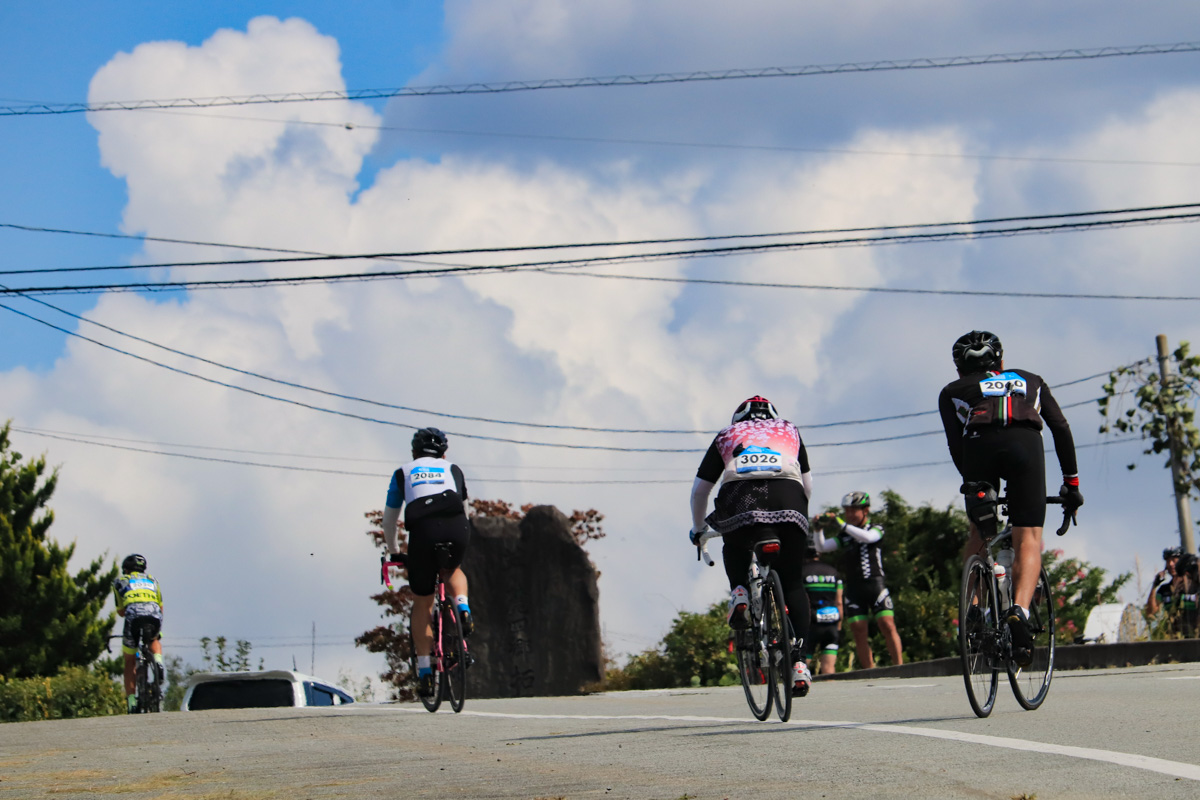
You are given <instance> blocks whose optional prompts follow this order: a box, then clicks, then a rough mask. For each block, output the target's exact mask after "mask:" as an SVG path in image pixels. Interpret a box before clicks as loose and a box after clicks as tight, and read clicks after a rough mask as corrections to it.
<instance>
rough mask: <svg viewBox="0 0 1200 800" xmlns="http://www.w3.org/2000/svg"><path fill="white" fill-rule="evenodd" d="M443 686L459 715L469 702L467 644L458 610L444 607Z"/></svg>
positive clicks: (447, 605) (451, 704) (455, 711)
mask: <svg viewBox="0 0 1200 800" xmlns="http://www.w3.org/2000/svg"><path fill="white" fill-rule="evenodd" d="M442 686H443V687H445V693H446V696H447V697H448V698H449V699H450V707H451V708H452V709H454V713H455V714H457V713H458V712H459V711H462V710H463V703H465V702H466V701H467V644H466V641H465V640H464V639H463V631H462V617H461V616H460V615H459V613H458V609H456V608H454V606H452V605H450V604H449V603H447V604H446V605H444V606H442Z"/></svg>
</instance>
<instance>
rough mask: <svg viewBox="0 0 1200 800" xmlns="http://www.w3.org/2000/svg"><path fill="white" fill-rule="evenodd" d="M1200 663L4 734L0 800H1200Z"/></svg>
mask: <svg viewBox="0 0 1200 800" xmlns="http://www.w3.org/2000/svg"><path fill="white" fill-rule="evenodd" d="M1197 697H1200V665H1196V664H1185V665H1167V666H1158V667H1138V668H1132V669H1121V670H1104V671H1091V672H1067V673H1059V674H1058V675H1057V676H1056V677H1055V681H1054V685H1053V687H1052V688H1051V690H1050V697H1049V699H1048V700H1047V701H1046V704H1045V705H1044V706H1043V707H1042V708H1041V709H1040V710H1039V711H1036V712H1026V711H1022V710H1021V709H1020V708H1019V707H1018V706H1017V704H1016V701H1014V700H1013V699H1012V695H1011V693H1010V692H1009V689H1008V687H1007V684H1002V685H1001V694H1000V698H999V700H997V703H996V709H995V711H994V712H993V713H992V716H991V717H990V718H989V719H986V720H979V719H976V718H975V716H974V715H973V714H972V713H971V710H970V707H969V706H968V705H967V700H966V697H965V694H964V691H963V686H962V681H961V679H959V678H929V679H909V680H897V679H891V680H877V681H845V682H832V683H818V684H817V685H816V686H815V687H814V689H813V691H812V693H811V695H810V696H809V697H808V698H805V699H803V700H799V701H797V705H796V709H795V711H794V712H793V720H792V721H791V722H790V723H788V724H780V723H778V722H767V723H759V722H755V721H753V720H752V719H751V718H750V717H749V712H748V710H747V708H746V705H745V701H744V700H743V697H742V694H741V689H740V688H738V687H731V688H720V689H693V690H679V691H661V692H625V693H614V694H607V695H592V696H589V697H572V698H536V699H522V700H476V701H471V700H470V699H468V702H467V708H466V710H465V711H464V712H463V713H462V714H459V715H455V714H452V713H449V712H448V711H447V712H440V713H438V714H429V713H427V712H425V711H424V710H423V709H421V708H420V707H419V706H411V705H355V706H343V707H334V708H325V709H262V710H238V711H207V712H189V713H175V714H160V715H156V716H145V717H110V718H102V719H87V720H62V721H53V722H34V723H13V724H7V725H0V798H40V797H46V798H56V799H58V798H76V797H79V798H84V797H86V798H107V797H121V798H127V800H142V798H176V797H179V798H210V799H212V800H215V799H216V798H231V799H232V800H238V799H239V798H240V799H242V800H246V799H247V798H255V799H256V800H257V799H266V798H328V797H353V798H372V797H404V798H409V797H451V796H455V797H468V798H492V797H495V798H587V797H593V798H599V797H602V798H609V797H611V798H621V797H627V798H660V799H661V800H680V798H688V799H689V800H691V798H696V799H697V800H707V799H708V798H773V797H788V798H793V797H809V798H818V797H821V798H856V799H861V798H896V797H899V798H907V797H920V798H1004V800H1009V798H1032V797H1033V796H1034V795H1036V796H1037V798H1038V800H1052V799H1053V798H1089V800H1090V799H1092V798H1110V797H1112V798H1115V797H1130V798H1132V797H1137V798H1146V797H1150V798H1155V800H1164V799H1165V798H1189V799H1194V798H1197V797H1200V766H1198V763H1200V737H1198V736H1197V735H1196V731H1197V730H1198V729H1200V728H1198V727H1197V724H1196V715H1197V709H1198V708H1200V704H1198V703H1197V702H1196V701H1197Z"/></svg>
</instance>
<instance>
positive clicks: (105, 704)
mask: <svg viewBox="0 0 1200 800" xmlns="http://www.w3.org/2000/svg"><path fill="white" fill-rule="evenodd" d="M124 713H125V697H124V694H123V693H122V691H121V687H120V686H118V685H117V683H116V681H114V680H113V679H112V678H111V677H109V676H108V675H105V674H103V673H96V672H92V671H90V670H88V669H85V668H83V667H66V668H64V669H62V670H61V671H60V672H59V673H58V675H55V676H54V677H52V678H17V679H13V680H9V679H7V678H2V677H0V722H29V721H32V720H42V719H72V718H75V717H104V716H108V715H110V714H124Z"/></svg>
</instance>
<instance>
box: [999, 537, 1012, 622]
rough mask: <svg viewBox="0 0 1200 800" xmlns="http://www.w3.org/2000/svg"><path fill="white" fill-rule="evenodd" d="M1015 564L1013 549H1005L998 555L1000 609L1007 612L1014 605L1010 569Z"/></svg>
mask: <svg viewBox="0 0 1200 800" xmlns="http://www.w3.org/2000/svg"><path fill="white" fill-rule="evenodd" d="M1012 563H1013V551H1012V549H1011V548H1007V547H1006V548H1004V549H1003V550H1001V551H1000V552H999V553H997V554H996V567H995V570H994V571H995V573H996V583H997V585H999V587H1000V609H1001V610H1002V611H1003V610H1006V609H1007V608H1008V607H1009V606H1011V605H1012V575H1011V574H1010V572H1009V567H1011V566H1012Z"/></svg>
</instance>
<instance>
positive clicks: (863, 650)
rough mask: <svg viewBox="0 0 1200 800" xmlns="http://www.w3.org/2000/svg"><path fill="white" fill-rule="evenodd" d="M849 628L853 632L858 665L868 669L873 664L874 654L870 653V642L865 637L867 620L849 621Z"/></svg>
mask: <svg viewBox="0 0 1200 800" xmlns="http://www.w3.org/2000/svg"><path fill="white" fill-rule="evenodd" d="M850 630H851V632H853V633H854V652H855V653H857V654H858V666H860V667H862V668H863V669H870V668H871V667H873V666H875V656H873V655H872V654H871V643H870V641H869V640H868V639H867V633H868V628H867V621H866V620H865V619H856V620H853V621H851V623H850Z"/></svg>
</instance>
